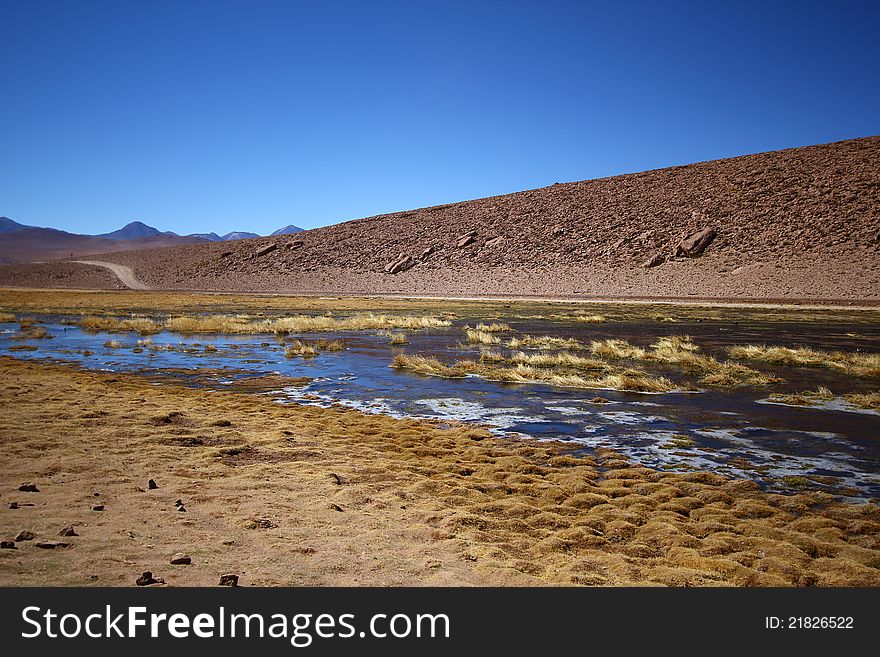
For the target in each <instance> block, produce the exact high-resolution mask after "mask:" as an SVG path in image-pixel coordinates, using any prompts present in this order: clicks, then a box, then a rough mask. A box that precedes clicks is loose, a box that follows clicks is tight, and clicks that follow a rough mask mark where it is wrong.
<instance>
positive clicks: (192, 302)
mask: <svg viewBox="0 0 880 657" xmlns="http://www.w3.org/2000/svg"><path fill="white" fill-rule="evenodd" d="M0 308H2V309H3V310H4V311H5V312H16V313H40V314H58V313H66V314H76V315H105V314H106V315H130V314H151V313H155V312H160V313H162V314H164V315H175V316H178V315H188V314H196V315H198V314H205V313H218V314H235V313H250V314H254V315H267V314H268V315H274V316H281V315H291V314H314V313H323V312H325V311H326V310H328V309H330V310H333V312H337V313H344V314H347V313H356V312H362V311H365V310H368V311H373V312H385V313H389V314H403V315H413V314H428V315H437V316H440V317H443V318H446V319H454V318H456V317H463V318H467V319H471V320H473V321H484V320H485V318H487V317H493V318H494V317H514V316H515V317H518V318H521V319H540V318H542V317H544V318H547V317H550V318H556V317H559V318H565V319H566V320H567V321H570V320H571V318H572V316H573V315H575V314H600V315H602V316H605V317H607V318H608V321H615V322H617V321H663V320H664V319H666V318H668V319H672V320H675V321H693V320H696V319H699V320H701V321H704V322H714V321H724V322H733V321H737V322H742V323H746V322H750V321H761V322H776V321H781V322H837V323H848V324H853V325H860V324H865V325H868V326H870V325H876V324H877V323H880V310H878V309H862V308H851V307H842V306H841V307H836V308H822V309H820V308H804V307H797V306H790V307H787V306H755V307H749V306H724V307H719V306H713V305H704V306H699V305H691V304H683V305H674V304H668V303H662V304H651V303H616V302H615V303H592V304H591V303H583V302H580V301H578V302H558V301H552V302H551V301H534V300H528V301H525V300H517V301H516V305H515V309H513V310H512V309H511V304H510V302H509V301H464V300H449V299H416V298H402V297H392V298H389V297H384V298H383V297H363V296H355V297H333V298H327V297H317V296H305V297H303V296H287V295H275V294H217V293H210V292H160V291H138V290H117V291H112V292H108V291H88V290H39V289H28V290H21V289H0ZM512 313H513V314H512Z"/></svg>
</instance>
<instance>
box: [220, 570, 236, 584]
mask: <svg viewBox="0 0 880 657" xmlns="http://www.w3.org/2000/svg"><path fill="white" fill-rule="evenodd" d="M220 586H238V575H233V574H232V573H228V574H226V575H220Z"/></svg>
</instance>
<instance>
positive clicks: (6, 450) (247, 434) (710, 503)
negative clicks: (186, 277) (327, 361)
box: [0, 358, 880, 586]
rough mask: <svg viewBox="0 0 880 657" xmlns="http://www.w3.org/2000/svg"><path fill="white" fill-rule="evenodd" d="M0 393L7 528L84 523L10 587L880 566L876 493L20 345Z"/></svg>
mask: <svg viewBox="0 0 880 657" xmlns="http://www.w3.org/2000/svg"><path fill="white" fill-rule="evenodd" d="M0 403H2V404H3V408H4V409H7V410H6V412H4V414H3V418H2V419H0V423H2V431H0V435H2V445H3V450H2V452H0V492H2V495H3V499H4V500H6V501H10V502H11V501H19V502H26V501H34V502H37V505H36V506H33V507H25V506H22V507H21V508H19V509H17V510H14V511H13V510H11V509H5V510H3V512H2V513H0V536H2V537H3V538H4V539H6V538H11V537H12V536H14V535H15V534H16V533H17V532H18V531H19V530H21V529H24V528H28V529H31V530H32V531H34V532H36V534H37V536H38V537H39V538H41V539H42V538H44V537H46V538H51V537H54V536H56V535H57V533H58V531H59V529H60V528H61V527H66V526H70V525H73V526H74V527H75V528H76V530H77V533H78V534H79V536H77V537H72V538H70V539H66V540H69V541H70V542H71V543H73V547H71V548H68V549H64V550H40V549H34V548H33V546H30V545H21V546H20V547H19V549H18V550H4V551H2V553H0V581H2V583H3V584H4V585H68V586H71V585H115V586H119V585H127V586H131V585H132V584H133V582H134V579H135V578H136V577H137V576H138V575H139V574H140V573H141V572H143V571H145V570H150V571H152V572H153V573H155V574H156V575H157V576H160V577H163V578H164V579H165V580H166V581H167V582H168V583H169V584H170V585H177V586H182V585H191V586H205V585H216V583H217V578H218V577H219V575H220V574H221V573H225V572H235V573H240V574H241V575H242V580H241V583H242V585H245V586H247V585H270V586H271V585H287V586H291V585H296V586H303V585H319V586H320V585H384V586H387V585H452V584H456V585H545V584H556V585H647V584H660V585H670V586H721V585H734V586H878V585H880V572H878V568H877V565H878V563H880V509H878V507H877V506H876V505H872V504H861V505H853V504H845V503H840V502H836V501H834V499H833V498H832V497H831V496H830V495H827V494H824V493H817V492H803V493H799V494H796V495H775V494H766V493H763V492H761V491H760V490H759V489H758V487H757V486H756V485H755V484H754V483H752V482H748V481H743V480H731V479H727V478H724V477H721V476H718V475H715V474H712V473H710V472H688V473H670V472H658V471H654V470H651V469H648V468H645V467H641V466H639V465H637V464H635V463H633V462H629V461H627V460H626V459H624V458H622V457H621V456H620V455H619V454H617V453H615V452H613V451H612V450H606V449H599V450H596V452H595V454H594V455H593V456H592V457H590V458H573V457H571V456H569V455H567V454H566V450H567V449H569V447H568V446H566V445H562V444H556V443H547V442H538V441H528V440H504V439H499V438H494V437H492V436H491V435H490V434H488V433H487V432H485V431H483V430H481V429H478V428H474V427H470V426H466V425H454V426H452V427H451V428H445V429H444V428H439V427H438V426H437V425H436V424H434V423H430V422H424V421H417V420H397V419H393V418H389V417H383V416H375V415H362V414H360V413H357V412H355V411H351V410H348V409H342V408H327V409H323V408H314V407H305V406H298V405H280V404H276V403H274V402H272V400H271V399H268V398H265V397H263V396H259V395H251V394H242V393H236V392H232V391H221V392H211V391H206V390H199V389H193V388H187V387H184V386H181V385H178V384H175V383H171V382H168V381H166V382H164V384H163V385H161V386H156V385H154V382H153V381H148V380H145V379H143V378H138V377H135V376H131V375H119V374H111V373H102V372H84V371H78V370H75V369H73V368H66V367H61V366H57V365H45V364H36V363H25V362H18V361H15V360H14V359H9V358H0ZM151 478H153V479H155V480H156V481H157V482H158V484H159V488H158V489H157V490H147V489H146V481H147V480H148V479H151ZM23 481H34V482H36V483H37V485H38V486H39V488H40V492H39V493H20V492H18V491H17V487H18V486H19V484H21V483H22V482H23ZM93 493H98V496H97V497H96V496H95V495H93ZM177 498H181V499H182V500H183V501H184V503H185V506H186V509H187V513H179V512H176V511H175V510H174V505H173V501H174V500H175V499H177ZM96 503H102V504H104V505H105V511H103V512H100V513H97V512H93V511H91V510H90V509H91V506H92V505H93V504H96ZM331 504H332V505H335V507H333V506H331ZM6 506H7V505H6V504H4V507H6ZM336 508H341V509H342V511H337V510H336ZM179 551H184V552H188V553H189V554H190V555H191V556H192V557H193V565H192V566H186V567H177V566H171V565H169V563H168V559H169V557H170V556H171V555H172V554H173V553H175V552H179ZM365 554H366V555H367V557H366V558H365V556H364V555H365Z"/></svg>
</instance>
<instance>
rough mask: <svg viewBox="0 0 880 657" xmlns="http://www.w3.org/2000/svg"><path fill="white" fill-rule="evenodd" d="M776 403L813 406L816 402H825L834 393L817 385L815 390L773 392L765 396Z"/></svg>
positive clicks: (830, 398)
mask: <svg viewBox="0 0 880 657" xmlns="http://www.w3.org/2000/svg"><path fill="white" fill-rule="evenodd" d="M767 399H768V400H769V401H772V402H776V403H777V404H791V405H793V406H813V405H814V404H816V403H818V402H827V401H831V400H833V399H834V393H833V392H831V391H830V390H829V389H828V388H826V387H825V386H819V388H818V389H816V390H806V391H804V392H794V393H774V394H772V395H770V396H769V397H768V398H767Z"/></svg>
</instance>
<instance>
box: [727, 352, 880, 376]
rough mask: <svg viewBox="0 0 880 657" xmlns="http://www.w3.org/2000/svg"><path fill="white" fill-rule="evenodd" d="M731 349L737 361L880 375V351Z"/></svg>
mask: <svg viewBox="0 0 880 657" xmlns="http://www.w3.org/2000/svg"><path fill="white" fill-rule="evenodd" d="M728 352H729V353H730V357H731V358H734V359H736V360H752V361H758V362H763V363H770V364H771V365H785V366H787V367H824V368H826V369H829V370H834V371H836V372H841V373H844V374H850V375H852V376H861V377H880V354H876V353H875V354H864V353H859V352H847V351H821V350H818V349H811V348H809V347H795V348H792V347H774V346H767V345H741V346H737V347H731V348H730V349H729V350H728Z"/></svg>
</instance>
